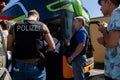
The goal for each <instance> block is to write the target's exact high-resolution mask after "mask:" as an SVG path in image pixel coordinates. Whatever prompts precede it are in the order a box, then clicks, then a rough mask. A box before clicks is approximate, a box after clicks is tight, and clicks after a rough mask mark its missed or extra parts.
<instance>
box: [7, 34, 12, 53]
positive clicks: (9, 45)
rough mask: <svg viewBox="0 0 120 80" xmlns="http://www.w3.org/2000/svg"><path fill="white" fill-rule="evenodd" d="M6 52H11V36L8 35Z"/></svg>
mask: <svg viewBox="0 0 120 80" xmlns="http://www.w3.org/2000/svg"><path fill="white" fill-rule="evenodd" d="M7 50H9V51H13V35H11V34H8V39H7Z"/></svg>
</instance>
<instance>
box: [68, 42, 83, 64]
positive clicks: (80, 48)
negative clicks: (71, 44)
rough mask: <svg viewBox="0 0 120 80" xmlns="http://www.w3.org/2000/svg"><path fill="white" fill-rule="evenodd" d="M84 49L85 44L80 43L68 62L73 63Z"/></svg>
mask: <svg viewBox="0 0 120 80" xmlns="http://www.w3.org/2000/svg"><path fill="white" fill-rule="evenodd" d="M84 47H85V43H79V44H78V45H77V47H76V49H75V51H74V52H73V54H72V55H71V56H70V57H68V62H69V63H71V61H72V60H73V59H74V58H75V57H77V56H78V55H79V54H80V53H81V51H82V50H83V48H84Z"/></svg>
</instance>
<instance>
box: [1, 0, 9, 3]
mask: <svg viewBox="0 0 120 80" xmlns="http://www.w3.org/2000/svg"><path fill="white" fill-rule="evenodd" d="M0 2H5V4H8V3H9V2H10V0H0Z"/></svg>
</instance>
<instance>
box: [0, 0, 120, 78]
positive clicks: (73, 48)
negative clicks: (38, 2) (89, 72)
mask: <svg viewBox="0 0 120 80" xmlns="http://www.w3.org/2000/svg"><path fill="white" fill-rule="evenodd" d="M8 2H9V0H0V13H2V12H3V11H4V9H5V6H6V4H7V3H8ZM98 3H99V5H100V6H101V11H102V13H103V15H104V16H110V20H109V23H108V24H107V23H105V22H103V23H101V25H100V26H99V28H98V30H99V31H100V32H101V33H102V34H103V36H101V37H99V38H98V39H97V41H98V43H100V44H101V45H103V46H104V47H105V50H106V51H105V61H104V64H105V66H104V71H105V72H104V75H105V80H120V65H119V64H120V7H119V4H120V1H119V0H98ZM106 24H107V25H106ZM85 25H86V21H85V18H84V17H82V16H77V17H74V21H73V26H74V29H75V33H74V34H73V36H72V38H71V40H70V46H69V50H68V51H69V52H68V54H69V55H68V56H66V58H67V62H68V63H69V64H71V65H72V68H73V73H74V80H85V75H84V66H85V63H86V60H87V58H86V54H85V48H86V44H87V39H88V33H87V30H86V29H85ZM0 27H1V29H0V32H2V34H3V37H4V41H5V47H6V48H7V50H8V51H11V52H12V54H10V55H12V59H13V60H14V61H13V62H12V69H11V77H12V80H55V79H56V75H55V74H56V70H54V69H55V67H56V66H57V64H55V62H52V61H54V59H55V60H56V59H58V58H57V56H58V54H59V47H60V41H59V40H58V39H57V38H56V37H55V36H53V35H52V34H51V33H50V30H49V28H48V26H47V25H46V24H45V23H43V22H41V21H40V16H39V13H38V12H37V11H36V10H30V11H29V12H28V15H27V18H26V19H24V20H21V21H19V22H17V23H15V24H14V25H12V26H10V28H9V27H8V22H7V21H4V20H2V21H0ZM58 29H59V26H58ZM59 31H60V30H59ZM44 41H45V42H46V45H44ZM44 46H46V52H47V54H48V55H49V56H47V61H46V58H45V55H44V54H43V50H42V49H43V47H44ZM8 56H9V54H8ZM51 63H52V64H53V65H55V66H54V67H53V66H52V65H51ZM10 65H11V64H10ZM45 65H46V66H45Z"/></svg>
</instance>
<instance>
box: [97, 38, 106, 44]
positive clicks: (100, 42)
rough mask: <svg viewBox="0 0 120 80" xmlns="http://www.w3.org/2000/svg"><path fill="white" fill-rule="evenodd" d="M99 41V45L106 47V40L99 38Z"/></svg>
mask: <svg viewBox="0 0 120 80" xmlns="http://www.w3.org/2000/svg"><path fill="white" fill-rule="evenodd" d="M97 41H98V43H99V44H101V45H103V46H105V40H104V37H99V38H98V39H97Z"/></svg>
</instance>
